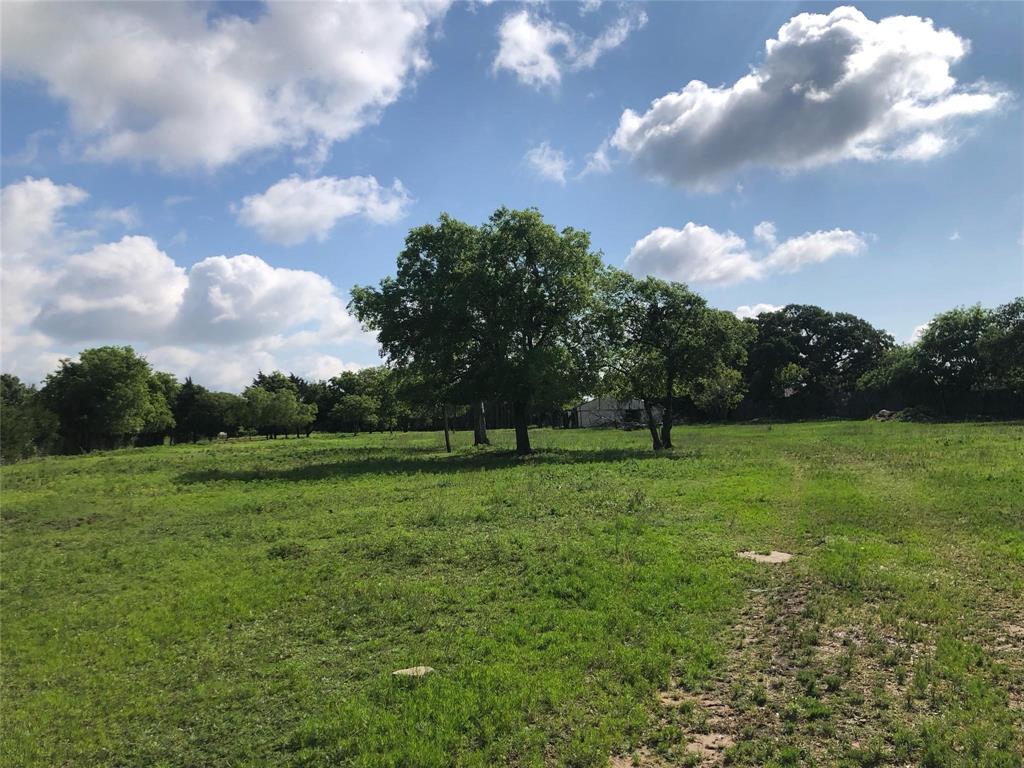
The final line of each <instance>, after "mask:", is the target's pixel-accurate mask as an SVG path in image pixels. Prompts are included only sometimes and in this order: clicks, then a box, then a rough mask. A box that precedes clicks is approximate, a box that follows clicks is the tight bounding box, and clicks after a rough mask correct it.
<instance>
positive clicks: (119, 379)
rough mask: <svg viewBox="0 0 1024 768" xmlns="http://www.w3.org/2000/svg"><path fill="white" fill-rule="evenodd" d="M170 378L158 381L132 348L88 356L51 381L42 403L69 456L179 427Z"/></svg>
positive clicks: (98, 350) (63, 366) (93, 352)
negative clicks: (53, 417)
mask: <svg viewBox="0 0 1024 768" xmlns="http://www.w3.org/2000/svg"><path fill="white" fill-rule="evenodd" d="M173 389H174V387H173V386H172V380H171V377H169V376H168V375H167V374H160V375H154V373H153V371H152V369H151V368H150V365H149V363H148V362H147V361H146V360H145V358H142V357H139V356H138V355H136V354H135V351H134V350H133V349H132V348H131V347H97V348H95V349H87V350H84V351H83V352H82V353H81V354H80V355H79V359H78V360H77V361H74V360H67V359H65V360H61V363H60V368H59V369H58V370H57V371H56V372H54V373H51V374H50V375H49V376H47V377H46V384H45V386H44V387H43V389H42V391H41V392H40V397H41V400H42V402H43V403H44V404H45V405H46V407H47V408H48V409H49V410H50V411H52V412H53V413H54V414H55V415H56V416H57V419H58V423H59V432H60V436H61V439H62V441H63V443H64V448H65V450H67V451H78V450H90V449H92V448H104V447H112V446H116V445H123V444H125V443H127V442H130V441H131V440H133V439H134V438H135V437H137V436H138V435H140V434H141V433H143V432H150V433H154V432H155V433H162V432H164V431H166V430H168V429H170V428H171V427H173V426H174V417H173V415H172V413H171V407H170V405H169V402H168V398H169V397H170V396H171V393H172V392H173Z"/></svg>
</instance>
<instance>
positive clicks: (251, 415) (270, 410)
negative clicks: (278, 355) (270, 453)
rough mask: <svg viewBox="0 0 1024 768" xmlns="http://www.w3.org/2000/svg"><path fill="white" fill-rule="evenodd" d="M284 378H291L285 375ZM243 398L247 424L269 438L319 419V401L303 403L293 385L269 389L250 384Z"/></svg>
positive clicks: (298, 428) (294, 431) (244, 416)
mask: <svg viewBox="0 0 1024 768" xmlns="http://www.w3.org/2000/svg"><path fill="white" fill-rule="evenodd" d="M257 378H259V377H257ZM282 379H284V381H286V382H287V381H288V379H287V378H285V377H283V376H282ZM289 385H290V382H289ZM242 397H243V398H244V400H245V408H244V415H243V419H244V422H245V424H246V425H247V426H249V427H252V428H253V429H256V430H257V431H258V432H260V433H261V434H264V435H267V436H268V437H277V436H278V435H287V434H297V433H299V432H301V431H304V430H307V429H308V428H309V427H310V425H312V424H313V422H314V421H315V420H316V414H317V406H316V404H315V403H303V402H300V401H299V399H298V397H297V396H296V389H295V388H294V387H293V386H284V387H280V388H275V389H272V390H268V389H265V388H263V387H262V386H259V385H256V384H253V385H251V386H249V387H246V389H245V391H244V392H243V393H242Z"/></svg>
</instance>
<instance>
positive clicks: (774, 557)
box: [736, 549, 793, 563]
mask: <svg viewBox="0 0 1024 768" xmlns="http://www.w3.org/2000/svg"><path fill="white" fill-rule="evenodd" d="M736 556H737V557H742V558H745V559H747V560H753V561H754V562H755V563H786V562H789V561H790V560H792V559H793V556H792V555H791V554H789V552H779V551H778V550H775V549H773V550H772V551H771V552H769V553H768V554H767V555H765V554H762V553H760V552H752V551H750V550H746V551H744V552H737V553H736Z"/></svg>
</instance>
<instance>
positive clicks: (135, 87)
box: [2, 0, 446, 169]
mask: <svg viewBox="0 0 1024 768" xmlns="http://www.w3.org/2000/svg"><path fill="white" fill-rule="evenodd" d="M445 10H446V4H445V3H444V2H424V3H417V2H410V3H401V4H399V3H382V4H377V3H344V4H342V3H337V4H336V3H294V2H287V1H284V0H270V2H268V3H267V4H266V6H265V7H264V8H262V9H261V11H262V12H261V13H259V14H258V15H256V16H255V18H252V19H248V18H242V17H240V16H235V15H230V13H228V14H222V15H213V14H211V13H210V12H209V11H210V7H209V6H208V5H207V4H205V3H203V4H199V3H115V4H101V5H95V4H76V3H16V4H14V5H11V6H10V7H7V6H5V7H4V24H3V40H2V42H3V45H2V49H3V59H2V66H3V70H4V75H5V76H21V77H26V78H38V79H41V80H43V81H44V82H45V83H46V84H47V87H48V89H49V92H50V94H51V96H53V97H54V98H56V99H58V100H60V101H63V102H66V103H67V105H68V107H69V110H70V116H71V123H72V126H73V128H74V129H75V132H76V134H77V135H78V136H79V137H80V139H81V140H82V142H83V144H84V154H85V156H87V157H90V158H95V159H102V160H154V161H156V162H157V163H158V164H159V165H160V166H162V167H164V168H167V169H183V168H193V167H202V168H207V169H213V168H217V167H219V166H221V165H224V164H225V163H230V162H232V161H234V160H237V159H238V158H239V157H241V156H243V155H246V154H248V153H251V152H255V151H259V150H268V149H275V148H279V147H290V148H292V149H295V150H300V151H303V150H305V151H309V152H311V153H312V154H313V155H314V156H316V157H319V158H320V159H323V157H324V156H325V154H326V152H327V149H328V148H329V147H330V144H331V143H333V142H335V141H340V140H343V139H345V138H347V137H348V136H351V135H352V134H353V133H355V132H356V131H358V130H359V129H360V128H362V127H363V126H364V125H366V124H368V123H372V122H374V121H376V120H377V119H378V118H379V115H380V113H381V111H382V110H383V109H384V108H385V107H387V106H388V105H389V104H391V103H392V102H394V101H395V100H396V99H397V98H398V96H399V94H400V93H401V92H402V90H403V89H404V88H405V87H406V86H407V85H408V84H409V83H410V82H412V81H413V80H414V79H415V77H416V75H417V74H418V73H420V72H422V71H423V70H424V69H426V68H427V66H428V65H429V60H428V58H427V51H426V39H427V34H428V30H429V29H430V27H431V24H432V23H433V22H435V21H436V20H437V19H439V18H440V17H441V16H443V14H444V12H445ZM229 11H230V9H229Z"/></svg>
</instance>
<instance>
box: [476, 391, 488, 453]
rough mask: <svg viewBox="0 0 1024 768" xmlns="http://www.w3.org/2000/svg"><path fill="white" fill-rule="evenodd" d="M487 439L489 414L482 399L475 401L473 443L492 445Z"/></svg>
mask: <svg viewBox="0 0 1024 768" xmlns="http://www.w3.org/2000/svg"><path fill="white" fill-rule="evenodd" d="M490 444H491V441H490V440H488V439H487V414H486V412H485V410H484V404H483V401H482V400H477V401H474V403H473V445H490Z"/></svg>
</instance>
